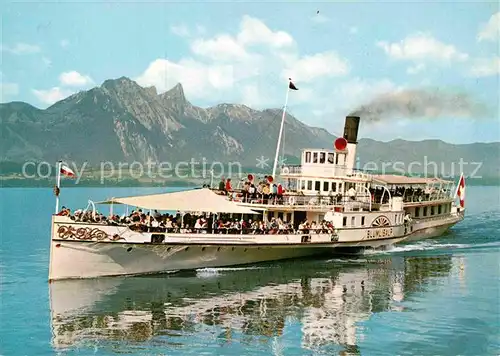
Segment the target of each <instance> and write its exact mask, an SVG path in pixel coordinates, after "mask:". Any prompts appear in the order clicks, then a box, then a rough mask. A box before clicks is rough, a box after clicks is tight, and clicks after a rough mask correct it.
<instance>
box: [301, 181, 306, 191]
mask: <svg viewBox="0 0 500 356" xmlns="http://www.w3.org/2000/svg"><path fill="white" fill-rule="evenodd" d="M300 189H302V190H305V189H306V181H305V180H301V181H300Z"/></svg>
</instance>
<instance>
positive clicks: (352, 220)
mask: <svg viewBox="0 0 500 356" xmlns="http://www.w3.org/2000/svg"><path fill="white" fill-rule="evenodd" d="M355 223H356V217H354V216H353V217H352V218H351V226H354V224H355Z"/></svg>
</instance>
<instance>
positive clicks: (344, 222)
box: [342, 216, 347, 226]
mask: <svg viewBox="0 0 500 356" xmlns="http://www.w3.org/2000/svg"><path fill="white" fill-rule="evenodd" d="M342 225H344V226H346V225H347V217H346V216H344V219H343V220H342Z"/></svg>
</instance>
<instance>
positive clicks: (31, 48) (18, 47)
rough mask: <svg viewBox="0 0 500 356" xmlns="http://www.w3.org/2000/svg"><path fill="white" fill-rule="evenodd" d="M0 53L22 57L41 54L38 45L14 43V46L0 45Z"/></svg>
mask: <svg viewBox="0 0 500 356" xmlns="http://www.w3.org/2000/svg"><path fill="white" fill-rule="evenodd" d="M1 48H2V51H6V52H9V53H12V54H17V55H22V54H33V53H39V52H41V50H42V49H41V48H40V46H38V45H32V44H28V43H22V42H19V43H16V44H15V45H14V46H4V45H2V47H1Z"/></svg>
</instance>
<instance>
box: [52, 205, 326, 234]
mask: <svg viewBox="0 0 500 356" xmlns="http://www.w3.org/2000/svg"><path fill="white" fill-rule="evenodd" d="M57 215H61V216H68V217H69V218H70V219H72V220H74V221H76V222H84V223H96V224H107V225H114V226H128V227H129V228H130V229H132V230H134V231H142V232H169V233H220V234H241V233H244V234H292V233H297V234H302V233H304V234H307V233H333V232H334V231H335V227H334V226H333V225H332V224H331V223H330V222H327V221H324V220H323V221H322V222H316V221H312V222H308V221H303V222H301V223H300V224H298V226H297V228H294V226H293V225H292V224H291V223H290V222H287V221H286V220H285V221H284V220H282V219H280V218H274V217H273V218H272V219H271V220H270V221H264V220H252V219H235V218H230V217H229V216H226V217H223V218H218V219H217V220H215V221H214V217H215V216H214V215H213V214H210V215H193V214H189V213H186V214H185V215H184V217H182V215H181V214H180V213H177V214H176V215H172V214H161V213H159V212H158V211H157V210H155V211H154V214H150V213H149V212H147V213H144V212H143V211H142V210H141V209H138V210H134V211H133V212H132V213H131V214H130V215H128V216H126V215H122V216H119V215H115V214H113V215H110V216H109V217H106V216H105V215H103V214H102V213H96V214H95V215H94V214H93V212H92V211H83V210H81V209H79V210H76V211H75V212H74V213H73V214H72V213H71V210H70V209H68V208H66V207H63V208H62V209H61V211H60V212H59V213H58V214H57Z"/></svg>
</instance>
